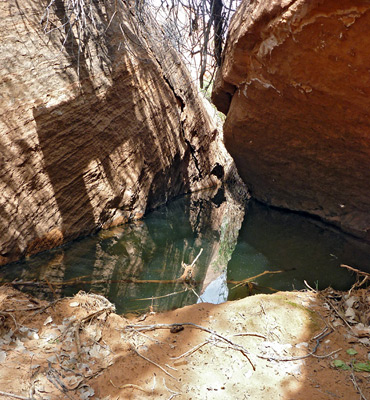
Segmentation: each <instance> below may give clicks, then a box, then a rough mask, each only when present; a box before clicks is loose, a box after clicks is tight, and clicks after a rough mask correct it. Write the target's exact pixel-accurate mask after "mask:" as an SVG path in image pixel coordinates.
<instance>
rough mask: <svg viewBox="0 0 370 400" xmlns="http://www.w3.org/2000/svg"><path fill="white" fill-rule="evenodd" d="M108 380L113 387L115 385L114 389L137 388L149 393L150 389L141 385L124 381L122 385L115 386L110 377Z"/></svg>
mask: <svg viewBox="0 0 370 400" xmlns="http://www.w3.org/2000/svg"><path fill="white" fill-rule="evenodd" d="M109 382H110V383H111V384H112V385H113V387H115V388H116V389H137V390H141V391H142V392H144V393H151V391H150V390H148V389H144V388H142V387H141V386H138V385H135V384H134V383H126V384H124V385H121V386H116V385H115V384H114V383H113V382H112V380H111V379H109Z"/></svg>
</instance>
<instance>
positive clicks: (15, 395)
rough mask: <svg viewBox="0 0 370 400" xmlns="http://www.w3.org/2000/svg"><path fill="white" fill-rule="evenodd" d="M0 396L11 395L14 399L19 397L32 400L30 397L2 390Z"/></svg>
mask: <svg viewBox="0 0 370 400" xmlns="http://www.w3.org/2000/svg"><path fill="white" fill-rule="evenodd" d="M0 396H7V397H13V398H14V399H21V400H33V399H32V398H30V397H24V396H19V395H18V394H13V393H8V392H2V391H0Z"/></svg>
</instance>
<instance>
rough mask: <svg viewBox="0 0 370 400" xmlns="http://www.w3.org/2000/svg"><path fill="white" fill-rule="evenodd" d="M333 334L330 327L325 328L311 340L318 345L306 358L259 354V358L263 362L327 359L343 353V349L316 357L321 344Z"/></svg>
mask: <svg viewBox="0 0 370 400" xmlns="http://www.w3.org/2000/svg"><path fill="white" fill-rule="evenodd" d="M332 332H333V330H329V329H328V327H325V329H324V330H323V331H322V332H320V333H319V334H318V335H316V336H314V337H313V338H312V339H311V340H316V345H315V347H314V348H313V349H312V351H310V352H309V353H308V354H305V355H304V356H297V357H270V356H262V355H260V354H257V357H258V358H262V359H263V360H269V361H279V362H280V361H297V360H303V359H305V358H308V357H311V356H313V357H316V358H327V357H330V356H332V355H333V354H335V353H338V351H341V350H342V349H338V350H335V351H332V352H331V353H329V354H325V355H321V356H317V355H315V353H316V351H317V349H318V347H319V345H320V342H321V341H322V340H323V339H324V338H325V337H326V336H328V335H330V334H331V333H332Z"/></svg>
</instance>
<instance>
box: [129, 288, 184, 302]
mask: <svg viewBox="0 0 370 400" xmlns="http://www.w3.org/2000/svg"><path fill="white" fill-rule="evenodd" d="M187 290H188V288H186V289H184V290H180V291H179V292H173V293H168V294H164V295H163V296H157V297H146V298H143V299H135V301H144V300H157V299H163V298H164V297H170V296H174V295H176V294H180V293H184V292H186V291H187Z"/></svg>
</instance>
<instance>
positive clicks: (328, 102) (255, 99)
mask: <svg viewBox="0 0 370 400" xmlns="http://www.w3.org/2000/svg"><path fill="white" fill-rule="evenodd" d="M369 26H370V3H369V2H367V1H348V0H343V1H339V2H338V1H334V0H325V1H311V0H310V1H309V0H297V1H283V0H273V1H262V0H256V1H244V2H243V3H242V5H241V7H240V8H239V10H238V11H237V13H236V15H235V16H234V18H233V20H232V24H231V26H230V30H229V34H228V38H227V43H226V48H225V51H224V53H223V62H222V67H221V68H220V70H219V71H218V78H217V82H216V84H215V86H214V91H213V101H214V103H215V104H216V105H217V107H218V108H219V110H221V111H223V112H224V113H226V114H227V119H226V123H225V126H224V135H225V143H226V147H227V149H228V151H229V152H230V153H231V155H232V156H233V157H234V159H235V162H236V165H237V167H238V170H239V173H240V174H241V176H242V178H243V180H244V181H245V182H246V184H247V186H248V187H249V189H251V192H252V194H253V195H254V197H256V198H257V199H259V200H262V201H263V202H265V203H268V204H272V205H274V206H279V207H284V208H288V209H291V210H298V211H304V212H308V213H310V214H313V215H316V216H319V217H320V218H323V219H324V220H326V221H329V222H331V223H333V224H335V225H337V226H339V227H341V228H342V229H343V230H346V231H348V232H351V233H352V234H355V235H356V236H359V237H363V238H366V239H367V240H370V231H369V229H370V116H369V110H370V74H369V65H370V35H369Z"/></svg>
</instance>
